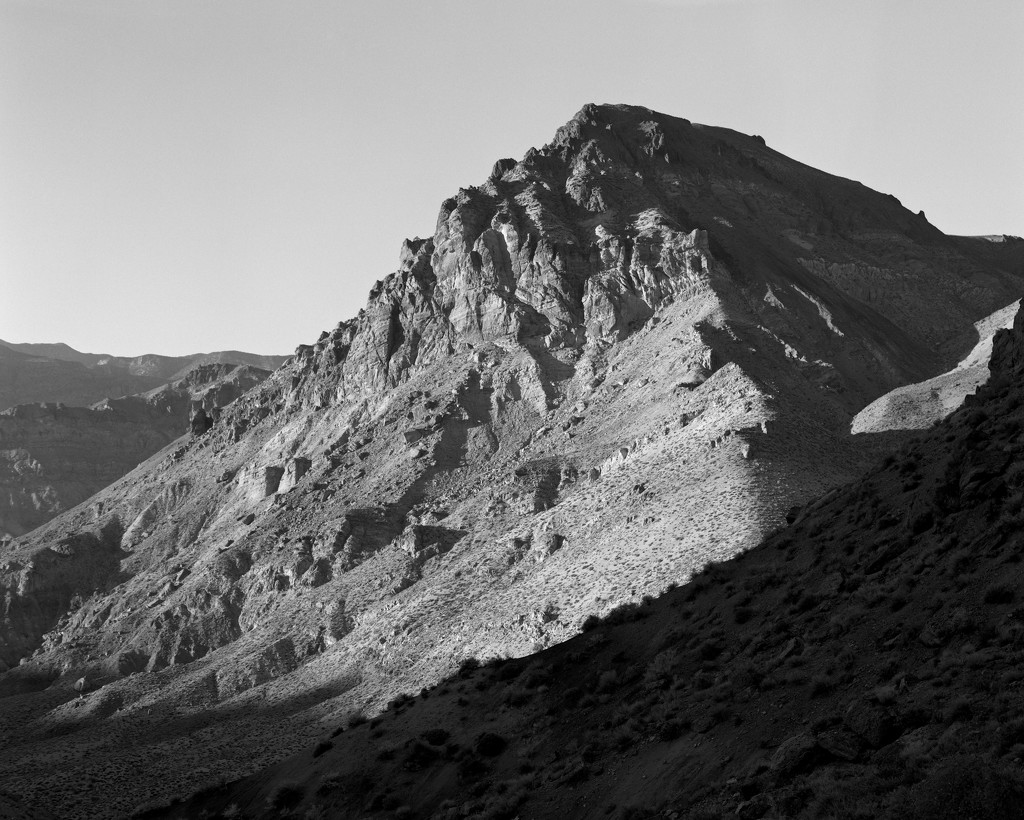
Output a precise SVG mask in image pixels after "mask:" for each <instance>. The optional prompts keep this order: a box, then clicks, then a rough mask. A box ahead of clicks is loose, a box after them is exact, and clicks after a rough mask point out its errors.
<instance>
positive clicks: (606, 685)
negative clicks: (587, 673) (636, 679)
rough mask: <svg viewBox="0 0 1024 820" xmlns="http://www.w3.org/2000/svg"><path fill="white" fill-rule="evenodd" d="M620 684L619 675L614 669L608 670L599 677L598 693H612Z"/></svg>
mask: <svg viewBox="0 0 1024 820" xmlns="http://www.w3.org/2000/svg"><path fill="white" fill-rule="evenodd" d="M618 683H619V673H618V672H616V671H615V670H614V669H606V670H605V671H604V672H602V673H601V674H600V675H598V676H597V691H598V692H611V691H612V690H613V689H615V687H616V686H617V685H618Z"/></svg>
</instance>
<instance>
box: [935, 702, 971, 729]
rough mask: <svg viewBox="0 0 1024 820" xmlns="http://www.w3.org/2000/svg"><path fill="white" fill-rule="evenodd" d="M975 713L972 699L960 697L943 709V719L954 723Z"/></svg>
mask: <svg viewBox="0 0 1024 820" xmlns="http://www.w3.org/2000/svg"><path fill="white" fill-rule="evenodd" d="M973 713H974V710H973V708H972V704H971V701H970V699H969V698H966V697H959V698H956V699H955V700H953V701H951V702H950V703H949V704H947V705H946V708H945V709H944V710H943V711H942V719H943V721H945V722H946V723H954V722H956V721H958V720H967V719H968V718H969V717H970V716H971V715H972V714H973Z"/></svg>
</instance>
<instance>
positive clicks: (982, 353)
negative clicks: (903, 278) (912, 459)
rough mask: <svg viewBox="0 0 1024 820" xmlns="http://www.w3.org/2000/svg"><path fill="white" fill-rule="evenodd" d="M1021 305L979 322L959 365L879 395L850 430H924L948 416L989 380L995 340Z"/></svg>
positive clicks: (1010, 306)
mask: <svg viewBox="0 0 1024 820" xmlns="http://www.w3.org/2000/svg"><path fill="white" fill-rule="evenodd" d="M1019 307H1020V302H1014V303H1012V304H1010V305H1007V306H1006V307H1005V308H1003V309H1002V310H997V311H996V312H995V313H993V314H992V315H991V316H986V317H985V318H984V319H982V320H981V321H979V322H976V323H975V325H974V329H973V333H972V334H969V337H970V338H977V340H978V341H977V343H976V344H975V345H974V347H973V348H971V351H970V353H968V354H967V356H965V357H964V358H963V359H962V360H961V361H959V362H958V363H957V365H956V367H954V368H952V369H950V370H948V371H946V372H945V373H940V374H939V375H938V376H934V377H932V378H930V379H926V380H925V381H922V382H917V383H915V384H908V385H905V386H904V387H897V388H896V389H895V390H891V391H889V392H888V393H886V394H884V395H882V396H880V397H878V398H877V399H875V400H874V401H873V402H871V404H869V405H868V406H867V407H865V408H864V409H863V410H861V411H860V412H859V413H857V415H856V416H854V417H853V422H852V423H851V425H850V430H851V431H852V432H853V433H854V434H857V433H880V432H885V431H888V430H923V429H925V428H927V427H931V426H932V425H933V424H935V423H936V422H937V421H939V420H941V419H944V418H946V416H948V415H949V414H950V413H952V412H953V411H954V410H956V409H958V408H959V407H960V406H961V405H962V404H963V402H964V399H965V398H966V397H967V396H968V395H970V394H972V393H974V392H975V391H976V390H977V389H978V387H980V386H981V385H983V384H984V383H985V382H986V381H988V378H989V359H990V357H991V355H992V339H993V337H994V336H995V334H996V332H997V331H999V330H1002V329H1006V328H1009V327H1010V326H1011V325H1012V324H1013V320H1014V317H1015V316H1016V315H1017V310H1018V308H1019Z"/></svg>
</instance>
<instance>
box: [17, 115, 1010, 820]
mask: <svg viewBox="0 0 1024 820" xmlns="http://www.w3.org/2000/svg"><path fill="white" fill-rule="evenodd" d="M1020 258H1021V259H1024V254H1022V255H1020ZM1018 262H1019V259H1018V257H1017V256H1014V254H1013V253H1002V252H1001V255H999V256H998V257H997V256H993V255H992V254H991V253H990V252H989V251H988V250H986V248H985V247H984V246H981V245H978V244H977V243H974V242H972V241H967V240H959V239H956V238H952V237H947V236H944V235H943V234H942V233H940V232H939V231H938V230H937V229H935V228H934V227H932V226H931V225H929V224H928V223H927V222H926V221H925V220H924V219H923V218H922V217H920V216H916V215H914V214H911V213H910V212H908V211H906V210H905V209H903V208H902V207H901V206H900V204H899V202H898V201H896V200H895V199H894V198H893V197H891V196H886V195H883V194H879V193H876V192H874V191H871V190H869V189H867V188H865V187H864V186H862V185H860V184H859V183H855V182H851V181H848V180H843V179H839V178H836V177H832V176H830V175H828V174H825V173H822V172H819V171H815V170H814V169H811V168H808V167H807V166H804V165H801V164H799V163H797V162H794V161H793V160H790V159H788V158H786V157H784V156H782V155H781V154H778V153H777V152H775V151H773V150H771V149H770V148H768V147H767V146H766V145H765V144H764V141H763V140H760V139H759V138H756V137H747V136H744V135H742V134H737V133H735V132H732V131H729V130H726V129H720V128H713V127H708V126H700V125H696V124H692V123H690V122H688V121H686V120H682V119H676V118H672V117H667V116H665V115H662V114H658V113H655V112H652V111H649V110H647V109H643V108H637V107H630V106H586V107H585V108H584V109H583V110H582V111H581V112H580V113H579V114H577V115H576V116H575V117H574V118H573V119H572V120H571V121H570V122H569V123H567V124H566V125H565V126H564V127H562V128H561V129H559V131H558V132H557V134H556V135H555V138H554V140H553V141H552V142H551V143H550V144H549V145H547V146H544V147H543V148H541V149H537V150H531V151H530V152H528V153H527V155H526V156H525V157H524V158H523V159H522V160H521V161H519V162H511V161H506V160H502V161H500V162H499V163H498V164H497V165H496V166H495V168H494V170H493V171H492V173H491V175H490V177H489V178H488V179H487V181H486V182H484V183H483V184H482V185H481V186H479V187H477V188H471V189H465V190H461V191H459V192H458V193H457V194H456V195H455V196H453V197H451V198H450V199H447V200H445V202H444V203H443V204H442V206H441V210H440V212H439V215H438V221H437V227H436V229H435V232H434V235H433V236H432V237H429V238H425V239H414V240H407V241H406V242H405V243H404V244H403V245H402V247H401V250H400V254H399V268H398V270H397V271H396V272H394V273H393V274H391V275H389V276H387V277H385V278H384V279H383V280H381V281H380V282H379V283H378V284H377V285H376V286H375V287H374V288H373V290H372V291H371V293H370V297H369V300H368V302H367V305H366V307H365V308H364V309H363V310H362V311H360V313H359V314H358V315H357V316H356V317H354V318H352V319H351V320H348V321H344V322H341V323H339V324H338V325H337V326H336V327H335V328H333V329H331V330H328V331H324V332H323V333H321V334H320V336H319V338H317V340H316V341H315V342H313V343H311V344H303V345H300V346H299V347H298V348H297V350H296V352H295V355H294V357H292V358H291V359H290V360H289V361H288V362H286V363H285V364H284V365H283V366H281V367H280V368H279V369H278V370H277V371H276V372H275V373H274V374H273V375H272V376H271V377H269V378H268V379H267V380H266V381H265V382H263V383H262V384H260V385H259V386H257V387H255V388H254V389H253V390H251V391H249V392H248V393H246V394H245V395H243V396H241V397H240V398H239V399H237V400H236V401H234V402H233V403H231V404H230V405H228V406H226V407H225V408H224V409H223V411H222V412H220V413H219V414H218V415H217V417H216V418H215V420H214V421H213V424H212V426H211V427H210V428H209V429H208V430H206V431H204V432H202V431H201V432H199V433H198V434H197V435H191V436H188V437H186V438H183V439H181V440H179V441H178V442H176V443H175V445H174V446H173V447H169V448H167V449H165V450H164V451H163V452H161V453H159V454H157V455H156V456H154V457H153V458H152V459H150V460H149V461H148V462H147V463H145V464H144V465H142V466H141V467H140V468H139V469H137V470H136V471H134V472H133V473H131V474H130V475H128V476H126V477H125V478H124V479H122V480H120V481H118V482H117V483H115V484H114V485H113V486H111V487H109V488H107V489H106V490H104V491H103V492H102V493H100V494H99V495H97V496H96V497H95V498H94V499H92V501H91V503H90V505H85V506H82V507H79V508H77V509H75V510H72V511H70V512H68V513H66V514H64V515H62V516H60V517H59V518H58V519H56V520H54V521H53V522H51V523H50V524H48V525H46V526H44V527H42V528H41V529H39V530H38V531H36V532H34V533H32V534H31V535H29V536H27V537H24V538H19V539H17V541H16V542H14V543H12V544H10V545H8V546H7V547H6V548H5V549H4V551H3V552H2V553H0V584H2V586H3V589H4V590H5V597H4V599H3V601H4V604H3V605H4V607H5V608H4V610H3V612H2V613H0V663H2V664H3V665H4V667H6V668H8V669H9V670H10V671H9V672H8V673H7V674H6V675H5V676H3V677H2V678H0V693H2V692H19V693H21V694H20V695H19V698H21V699H20V700H19V701H18V704H19V706H18V709H19V710H20V711H19V712H18V714H19V715H21V718H18V719H17V720H15V719H14V718H11V719H9V721H8V722H7V723H0V726H2V729H3V731H11V732H13V734H12V735H11V737H12V740H11V743H10V744H9V746H8V748H9V749H11V750H15V751H14V752H13V753H11V754H9V757H10V758H12V759H8V758H3V762H4V765H5V766H6V767H8V768H9V769H10V770H11V771H16V772H17V773H18V777H19V778H22V779H23V780H24V782H26V783H29V784H33V785H34V787H35V791H34V792H33V793H37V794H38V793H43V792H44V791H46V789H45V788H44V787H45V786H47V785H56V782H57V779H58V778H60V777H65V776H69V773H70V775H71V776H85V775H86V774H88V775H89V776H91V777H93V778H94V780H97V781H103V779H104V778H107V777H109V778H114V777H115V775H113V774H105V773H104V772H105V771H106V770H105V769H103V767H101V766H100V765H99V764H98V763H96V760H98V759H99V758H102V757H103V755H105V754H106V755H114V754H115V750H116V753H117V754H124V753H125V750H126V749H129V750H131V749H134V750H136V752H137V753H138V754H140V755H141V754H144V755H145V759H146V760H149V761H156V762H154V763H153V768H152V771H150V769H149V767H148V766H147V767H146V768H144V769H143V770H142V771H140V772H138V773H136V775H135V776H134V777H133V778H132V784H131V786H130V788H124V787H122V788H121V790H120V791H118V792H117V794H118V796H117V797H116V798H113V799H111V801H110V802H109V804H107V808H106V809H104V810H106V811H109V812H111V813H114V814H116V813H117V812H127V811H130V810H131V808H133V807H134V806H135V805H136V804H137V803H138V802H141V800H143V799H144V796H145V797H148V796H161V795H168V794H172V793H174V789H176V788H179V787H178V786H176V785H175V782H176V781H175V779H174V778H173V777H169V776H168V775H167V772H169V771H171V772H184V770H185V769H184V767H185V766H186V765H187V764H186V762H184V761H183V760H182V758H181V756H180V754H179V753H178V749H179V747H178V745H177V744H178V742H179V740H180V738H179V737H178V736H176V735H174V736H172V735H171V734H168V733H166V732H164V730H163V729H162V728H161V727H163V726H164V725H165V724H164V722H165V721H166V720H168V719H169V717H170V716H171V715H180V714H182V713H184V714H188V715H202V716H203V720H205V721H209V722H212V723H213V724H215V730H216V732H217V735H218V737H219V738H220V739H221V740H220V741H219V743H220V745H219V746H218V750H217V754H216V755H212V756H211V757H210V760H209V762H208V763H207V764H205V765H206V768H207V771H206V773H205V775H204V777H207V778H208V779H210V780H216V779H218V778H219V777H222V776H236V775H239V774H242V773H245V772H248V771H251V770H253V769H254V768H255V767H257V766H260V765H263V764H266V763H267V762H269V761H271V760H273V759H276V758H277V757H280V756H282V755H284V754H287V753H288V752H290V751H292V750H295V749H298V748H300V747H302V746H303V745H305V744H307V743H309V742H310V741H311V740H313V739H316V738H318V737H319V736H320V735H321V734H322V732H323V726H322V723H321V721H323V720H330V721H333V722H334V723H335V724H336V723H337V721H338V719H339V716H340V715H347V714H348V713H350V712H352V711H356V710H361V711H365V712H373V711H375V710H377V709H379V708H380V707H381V706H382V705H383V704H385V703H386V702H387V701H388V700H389V699H391V698H392V697H394V696H395V695H396V694H397V693H399V692H418V691H419V690H420V689H421V688H422V687H423V686H425V685H427V684H429V683H432V682H434V681H436V680H438V679H439V678H440V677H442V676H444V675H446V674H448V673H449V672H450V671H451V670H452V669H454V668H456V667H457V666H458V664H459V663H460V662H461V661H462V660H463V659H464V658H466V657H467V656H476V657H491V656H495V655H505V654H508V655H523V654H526V653H529V652H531V651H533V650H536V649H538V648H541V647H544V646H546V645H549V644H551V643H554V642H558V641H561V640H563V639H565V638H567V637H569V636H572V635H574V634H576V633H577V632H578V631H579V630H580V628H581V624H582V623H583V621H584V620H585V619H586V618H587V617H588V616H590V615H594V614H601V613H604V612H606V611H608V610H609V609H611V608H613V607H615V606H617V605H619V604H621V603H623V602H625V601H629V600H637V599H639V598H641V597H642V596H644V595H647V594H656V593H658V592H660V591H662V590H663V589H665V588H666V587H667V586H668V585H669V584H672V583H675V582H679V581H682V580H684V579H686V578H687V577H688V576H689V575H690V574H691V573H692V572H693V571H695V570H696V569H699V568H701V567H702V566H704V565H705V564H706V563H707V562H708V561H712V560H718V559H721V558H725V557H728V556H731V555H734V554H736V553H737V552H739V551H742V550H745V549H747V548H749V547H751V546H753V545H754V544H756V543H757V542H758V541H759V540H760V539H761V537H762V536H763V535H764V534H765V533H766V532H768V531H769V530H771V529H774V528H775V527H777V526H779V525H780V524H781V523H783V522H784V520H785V516H786V514H787V512H789V511H790V509H791V508H792V507H793V506H796V505H801V504H803V503H805V502H806V501H807V500H808V499H809V498H811V497H813V496H815V495H817V494H819V493H821V492H822V491H823V490H824V489H827V488H828V487H831V486H833V485H835V484H837V483H840V482H843V481H846V480H849V479H852V478H854V477H855V476H857V475H858V474H859V473H860V472H861V471H862V469H863V468H864V467H865V465H866V464H868V463H869V462H870V461H871V460H872V459H874V458H876V457H877V454H878V453H879V452H880V451H881V450H882V449H883V448H884V447H885V446H887V445H888V444H889V443H890V442H891V439H890V438H887V437H886V436H857V437H851V435H850V432H849V430H850V422H851V419H852V416H853V414H854V413H855V412H857V411H859V410H860V409H862V408H863V407H864V406H865V405H866V404H867V403H868V402H869V401H871V400H873V399H875V398H877V397H878V396H880V395H882V394H883V393H885V392H887V391H889V390H891V389H893V388H895V387H897V386H899V385H902V384H906V383H909V382H914V381H920V380H922V379H924V378H929V377H932V376H934V375H936V374H938V373H940V372H942V371H944V370H946V369H948V368H949V367H951V366H952V365H953V364H955V363H956V362H957V361H959V360H960V359H961V358H962V357H963V355H964V354H965V353H966V352H967V351H968V350H969V349H970V348H971V347H972V346H973V345H974V343H975V342H976V341H977V339H976V338H975V339H970V338H969V335H970V331H971V329H972V327H973V323H974V322H975V321H977V320H979V319H981V318H982V317H983V316H986V315H989V314H991V313H992V312H993V311H995V310H997V309H998V308H1001V307H1003V306H1005V305H1006V304H1008V303H1009V302H1011V301H1013V300H1014V299H1015V298H1018V296H1019V295H1020V292H1021V290H1022V280H1021V276H1020V271H1019V265H1018ZM861 280H866V281H869V285H868V286H865V285H864V283H863V282H862V281H861ZM937 340H951V343H950V347H949V348H948V349H947V348H945V347H943V348H939V347H938V346H937V345H936V341H937ZM112 533H116V537H115V536H114V535H112ZM68 538H72V539H75V538H77V539H80V540H79V541H76V542H74V543H75V544H76V546H75V547H74V549H75V552H74V554H73V555H66V554H63V553H61V552H60V551H59V550H58V551H57V552H54V550H53V547H54V546H55V545H56V546H58V547H60V545H61V544H63V543H65V540H66V539H68ZM79 556H82V557H79ZM86 556H94V557H95V560H92V559H89V561H90V563H89V570H88V573H89V574H88V575H87V581H83V582H82V583H76V582H75V581H74V580H73V579H74V578H76V577H78V576H79V572H80V571H79V570H78V569H75V571H74V572H70V571H65V570H64V569H62V567H67V566H71V565H72V564H71V563H70V562H79V561H82V562H84V561H86V560H87V558H86ZM44 559H45V560H44ZM61 562H64V563H61ZM76 566H77V565H76ZM82 577H83V578H85V577H86V574H85V573H82ZM83 675H85V676H87V678H88V679H89V680H92V681H94V684H95V685H96V687H97V688H96V689H94V690H93V691H92V693H91V694H89V695H88V698H85V699H83V700H82V701H81V702H82V703H83V704H84V705H81V706H74V705H72V698H73V697H74V698H77V693H75V692H74V690H73V688H72V685H71V684H72V683H73V682H74V681H75V680H78V679H80V678H81V677H82V676H83ZM47 686H49V687H50V688H49V689H44V687H47ZM32 690H37V695H31V694H25V693H26V692H29V693H31V691H32ZM63 692H67V698H66V699H65V700H61V698H62V697H63V695H60V694H59V693H63ZM54 704H56V705H54ZM113 704H116V709H115V708H114V706H113ZM38 710H45V711H46V715H47V717H46V720H45V725H46V726H51V727H52V726H56V727H59V732H60V740H61V743H62V744H64V745H63V746H62V747H61V748H62V749H72V748H74V746H75V743H77V742H78V741H81V742H82V743H89V744H90V748H91V749H93V750H95V749H97V748H101V749H106V750H107V751H106V752H102V751H101V752H100V753H99V757H97V756H96V753H95V751H94V752H93V754H92V756H89V757H87V756H81V755H79V756H77V757H72V756H71V754H70V752H69V753H68V755H66V756H65V757H62V758H61V759H62V760H63V761H64V762H63V767H62V769H61V773H60V774H59V775H57V774H53V775H46V774H39V772H40V771H43V770H47V771H52V767H42V766H40V761H41V760H42V759H44V756H47V755H52V754H55V753H56V752H55V751H54V749H53V747H52V737H53V736H52V735H48V734H46V732H45V731H44V730H42V729H39V728H38V727H35V726H36V725H35V724H32V723H31V722H30V721H27V720H25V719H24V718H25V716H27V715H36V714H41V712H39V711H38ZM2 712H3V710H0V713H2ZM115 713H116V715H117V716H119V717H114V715H115ZM257 714H258V715H259V719H258V720H253V719H252V718H253V716H254V715H257ZM126 716H131V717H132V721H134V722H133V723H132V726H133V727H134V728H133V730H132V732H131V733H130V735H129V734H128V733H127V732H126V729H125V727H126V726H127V725H128V724H127V723H126V722H125V721H124V718H125V717H126ZM4 720H6V718H4V717H0V721H4ZM39 725H43V724H39ZM139 726H145V727H146V728H145V731H139V729H138V727H139ZM34 727H35V728H34ZM69 738H72V739H76V740H69ZM0 754H5V753H0ZM46 759H49V758H46ZM157 762H158V764H157ZM190 777H191V778H192V779H191V780H190V782H192V783H195V778H194V775H191V774H190ZM196 785H198V784H196ZM48 793H50V794H59V793H60V790H59V789H52V790H50V791H49V792H48ZM53 801H54V803H53V807H54V808H55V809H60V808H61V804H60V803H59V801H60V798H59V797H54V798H53Z"/></svg>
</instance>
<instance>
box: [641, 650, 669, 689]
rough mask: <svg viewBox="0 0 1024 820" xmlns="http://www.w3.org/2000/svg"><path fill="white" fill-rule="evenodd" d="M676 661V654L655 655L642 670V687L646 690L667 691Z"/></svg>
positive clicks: (663, 653)
mask: <svg viewBox="0 0 1024 820" xmlns="http://www.w3.org/2000/svg"><path fill="white" fill-rule="evenodd" d="M676 661H677V656H676V653H675V652H672V651H668V652H660V653H658V654H657V655H655V656H654V658H653V659H652V660H651V662H650V663H649V664H647V668H646V669H645V670H644V686H646V687H647V688H648V689H667V688H668V686H669V684H671V683H672V678H673V677H674V675H675V665H676Z"/></svg>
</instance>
